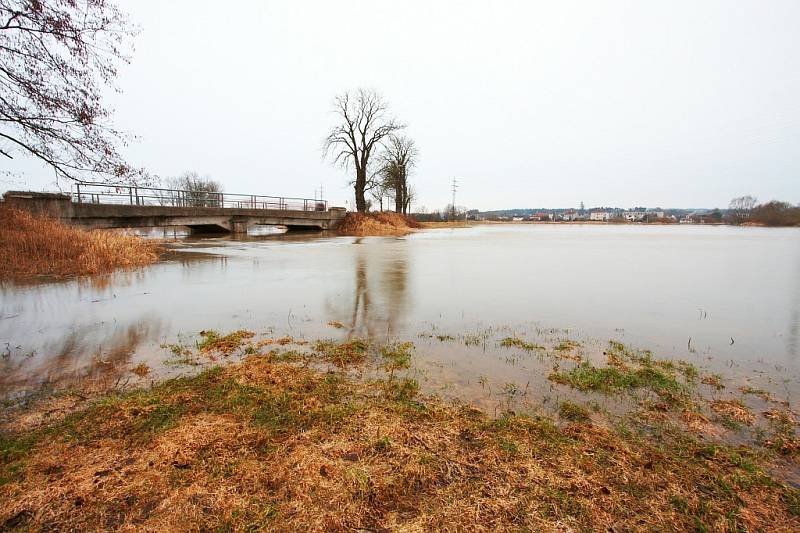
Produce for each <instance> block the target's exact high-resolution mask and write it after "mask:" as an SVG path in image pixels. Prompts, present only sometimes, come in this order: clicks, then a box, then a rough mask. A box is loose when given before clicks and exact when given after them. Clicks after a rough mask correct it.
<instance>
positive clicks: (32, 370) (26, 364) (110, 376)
mask: <svg viewBox="0 0 800 533" xmlns="http://www.w3.org/2000/svg"><path fill="white" fill-rule="evenodd" d="M163 331H164V323H163V321H162V320H160V319H159V318H157V317H153V316H141V317H140V318H139V319H138V320H136V321H135V322H133V323H132V324H128V325H126V326H116V325H113V324H108V325H105V326H104V327H100V328H98V327H96V326H95V325H91V326H76V327H74V328H72V331H70V332H69V333H67V334H66V335H65V336H64V337H63V338H61V339H57V340H53V341H51V342H48V343H47V344H45V345H43V346H41V347H40V348H39V349H38V350H36V351H33V352H23V351H21V349H22V347H21V346H14V347H12V346H10V345H8V346H7V347H6V349H7V351H6V354H5V355H4V357H3V360H2V361H0V390H2V391H3V392H4V393H5V394H6V395H13V394H14V393H17V392H20V391H26V390H31V389H36V388H39V387H46V388H56V389H58V388H64V387H69V386H72V385H77V384H80V385H81V386H82V387H85V386H87V385H88V386H90V387H93V388H100V389H106V388H109V387H113V386H114V385H116V384H118V383H119V382H120V380H121V379H122V377H123V375H124V374H125V372H126V371H127V370H128V369H129V367H130V362H131V358H132V356H133V355H134V354H135V353H136V352H137V349H138V348H139V347H140V346H141V345H142V344H143V343H145V342H146V341H151V340H153V339H155V338H158V336H159V335H161V334H162V332H163Z"/></svg>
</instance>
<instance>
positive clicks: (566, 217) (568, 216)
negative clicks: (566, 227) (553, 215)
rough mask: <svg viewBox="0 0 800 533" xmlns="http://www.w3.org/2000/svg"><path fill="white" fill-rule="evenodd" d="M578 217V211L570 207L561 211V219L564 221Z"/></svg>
mask: <svg viewBox="0 0 800 533" xmlns="http://www.w3.org/2000/svg"><path fill="white" fill-rule="evenodd" d="M577 219H578V213H577V212H576V211H575V210H574V209H570V210H568V211H564V212H563V213H561V220H563V221H564V222H570V221H572V220H577Z"/></svg>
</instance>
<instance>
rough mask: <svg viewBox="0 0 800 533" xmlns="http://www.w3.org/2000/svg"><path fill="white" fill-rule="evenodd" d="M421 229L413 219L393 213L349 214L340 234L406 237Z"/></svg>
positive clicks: (343, 222) (341, 226)
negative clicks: (407, 234)
mask: <svg viewBox="0 0 800 533" xmlns="http://www.w3.org/2000/svg"><path fill="white" fill-rule="evenodd" d="M421 227H422V224H420V223H419V222H417V221H416V220H414V219H413V218H411V217H409V216H406V215H402V214H400V213H394V212H391V211H381V212H377V213H347V215H346V216H345V218H344V220H343V221H342V224H341V225H340V226H339V233H340V234H342V235H357V236H366V235H405V234H406V233H410V232H411V231H413V230H415V229H418V228H421Z"/></svg>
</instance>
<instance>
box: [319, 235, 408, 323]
mask: <svg viewBox="0 0 800 533" xmlns="http://www.w3.org/2000/svg"><path fill="white" fill-rule="evenodd" d="M353 244H354V245H355V252H354V254H353V274H354V275H353V291H352V297H344V298H336V299H329V300H328V302H327V309H328V313H329V317H330V320H331V321H333V322H339V323H341V324H344V325H345V327H346V329H347V337H348V338H352V337H365V338H378V337H382V336H386V337H393V336H395V335H397V334H398V332H399V330H401V329H402V327H403V323H404V320H405V316H406V313H407V310H408V269H409V267H408V258H407V256H408V250H407V248H406V246H405V245H404V243H403V242H402V241H401V240H398V241H397V242H394V243H391V244H393V245H394V246H392V249H391V253H389V254H387V253H385V252H386V251H385V250H383V252H384V253H375V250H373V249H371V248H370V247H368V246H364V245H363V244H364V243H363V239H357V240H356V241H355V242H354V243H353Z"/></svg>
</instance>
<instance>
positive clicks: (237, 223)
mask: <svg viewBox="0 0 800 533" xmlns="http://www.w3.org/2000/svg"><path fill="white" fill-rule="evenodd" d="M249 227H250V223H249V222H248V221H246V220H236V219H231V233H238V234H242V233H247V228H249Z"/></svg>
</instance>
